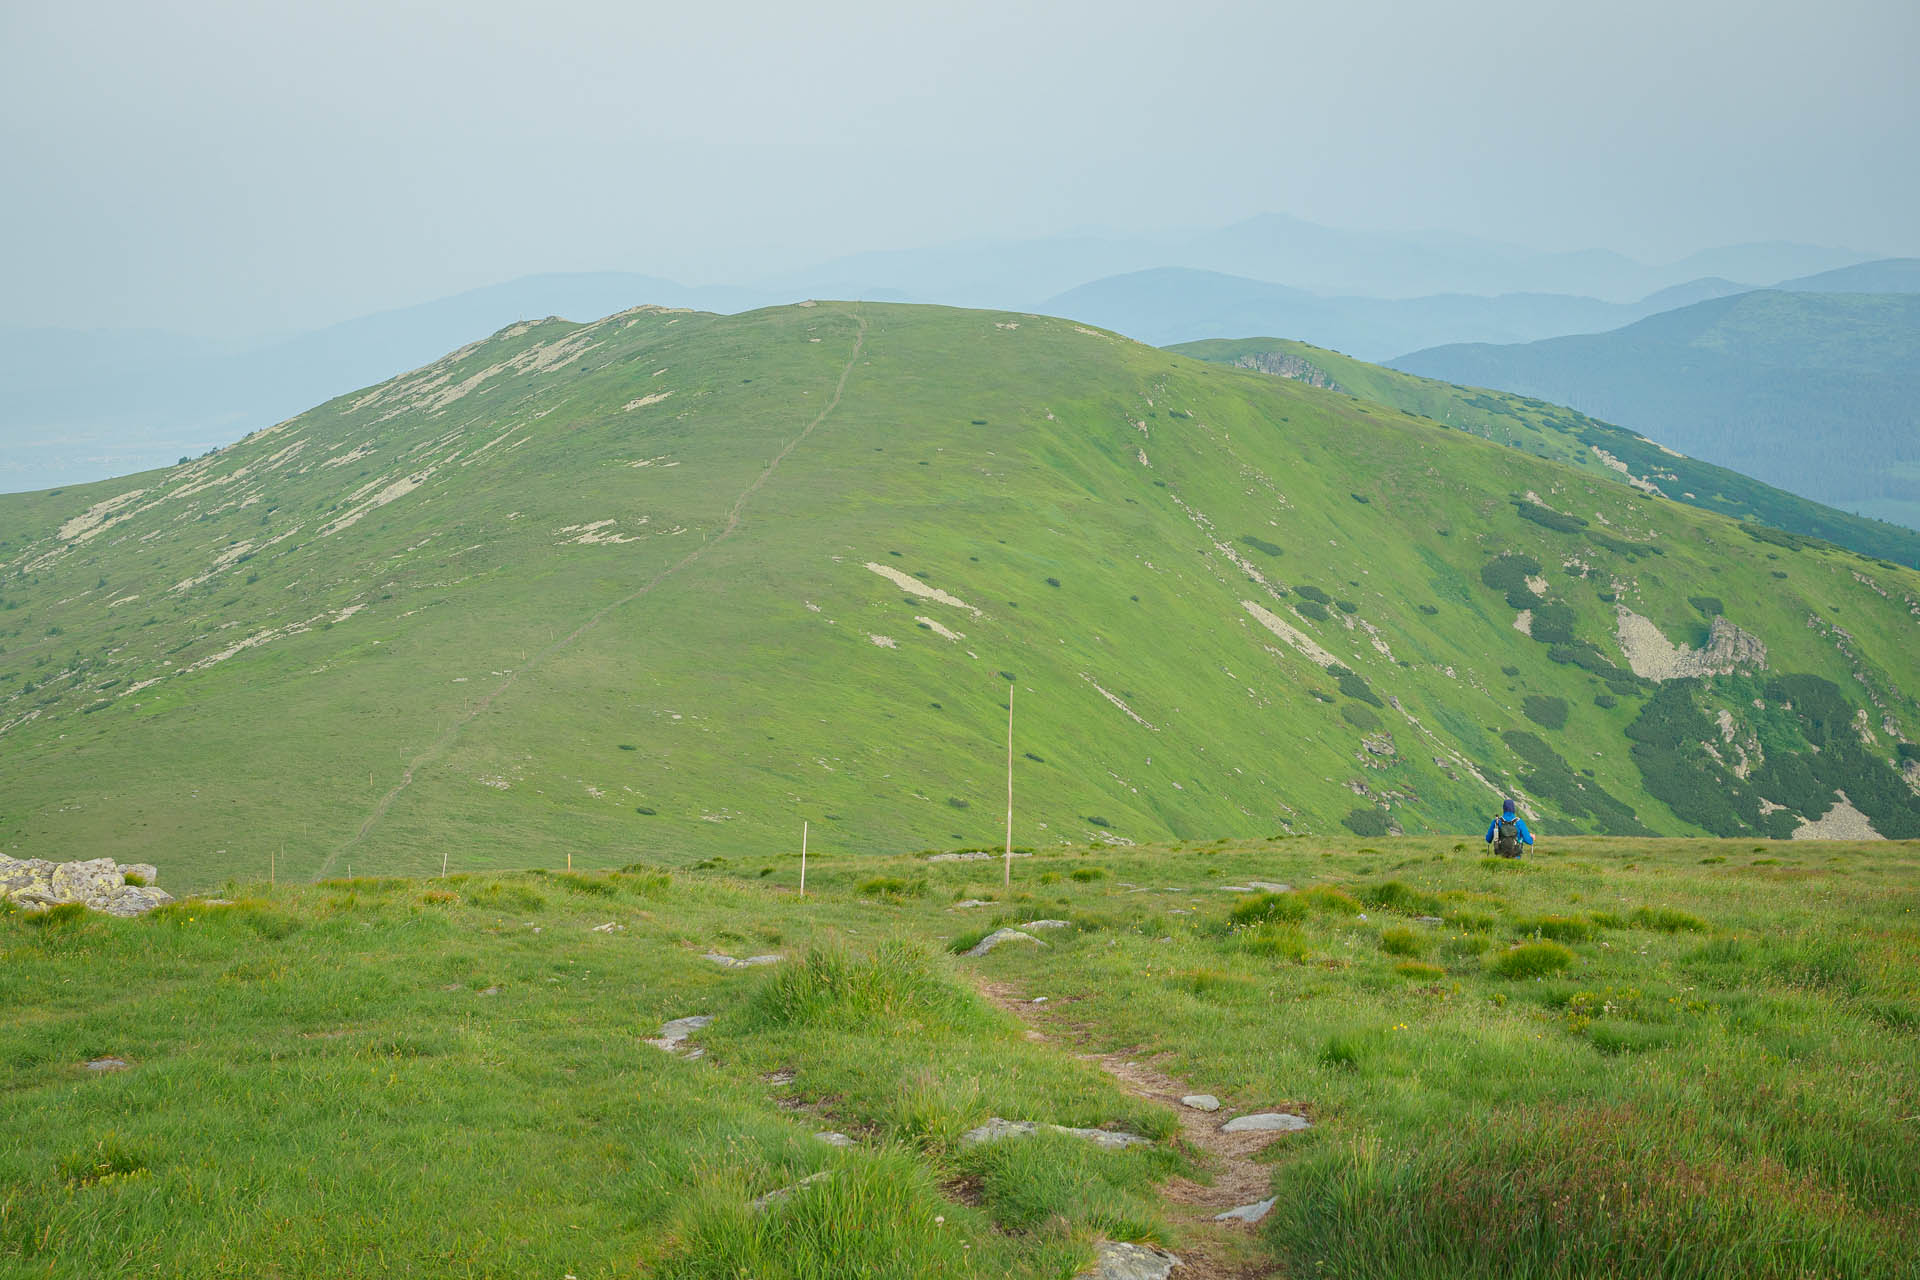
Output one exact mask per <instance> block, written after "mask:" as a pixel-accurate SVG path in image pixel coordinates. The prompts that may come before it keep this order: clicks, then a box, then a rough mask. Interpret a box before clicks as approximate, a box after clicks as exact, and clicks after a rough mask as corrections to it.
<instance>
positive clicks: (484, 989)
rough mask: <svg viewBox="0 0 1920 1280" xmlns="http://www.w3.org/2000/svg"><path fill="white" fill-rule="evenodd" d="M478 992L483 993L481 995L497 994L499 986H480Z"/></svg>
mask: <svg viewBox="0 0 1920 1280" xmlns="http://www.w3.org/2000/svg"><path fill="white" fill-rule="evenodd" d="M480 994H481V995H483V996H497V995H499V994H500V988H498V987H482V988H481V989H480Z"/></svg>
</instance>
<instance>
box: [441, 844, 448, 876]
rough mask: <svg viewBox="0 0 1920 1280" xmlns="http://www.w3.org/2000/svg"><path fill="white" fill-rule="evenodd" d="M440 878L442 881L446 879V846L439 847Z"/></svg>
mask: <svg viewBox="0 0 1920 1280" xmlns="http://www.w3.org/2000/svg"><path fill="white" fill-rule="evenodd" d="M440 878H441V879H442V880H445V879H446V878H447V846H445V845H441V846H440Z"/></svg>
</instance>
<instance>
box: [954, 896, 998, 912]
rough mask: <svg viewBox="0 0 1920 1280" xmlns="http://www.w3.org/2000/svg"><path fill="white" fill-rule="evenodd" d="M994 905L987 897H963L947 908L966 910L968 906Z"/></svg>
mask: <svg viewBox="0 0 1920 1280" xmlns="http://www.w3.org/2000/svg"><path fill="white" fill-rule="evenodd" d="M992 905H993V904H992V903H991V902H988V901H987V900H986V899H985V898H963V899H961V900H960V901H959V902H956V903H954V904H953V905H952V906H950V907H948V908H947V910H949V911H965V910H966V909H967V908H968V907H990V906H992Z"/></svg>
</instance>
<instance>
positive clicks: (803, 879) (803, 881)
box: [800, 818, 807, 898]
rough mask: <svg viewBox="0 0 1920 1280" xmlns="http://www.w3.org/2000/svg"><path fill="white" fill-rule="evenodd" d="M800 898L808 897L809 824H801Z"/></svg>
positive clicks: (803, 820) (802, 821)
mask: <svg viewBox="0 0 1920 1280" xmlns="http://www.w3.org/2000/svg"><path fill="white" fill-rule="evenodd" d="M800 896H801V897H803V898H804V897H806V896H807V823H806V820H805V819H804V818H803V819H801V822H800Z"/></svg>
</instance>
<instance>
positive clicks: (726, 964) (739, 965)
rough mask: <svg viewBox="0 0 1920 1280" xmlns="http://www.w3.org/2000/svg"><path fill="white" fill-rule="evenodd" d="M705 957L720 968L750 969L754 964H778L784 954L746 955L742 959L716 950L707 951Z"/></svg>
mask: <svg viewBox="0 0 1920 1280" xmlns="http://www.w3.org/2000/svg"><path fill="white" fill-rule="evenodd" d="M705 958H706V959H708V960H711V961H713V962H714V963H715V964H717V965H719V966H720V967H721V968H722V969H751V968H753V967H754V966H756V965H764V964H779V963H780V961H781V960H783V959H785V957H784V956H777V955H768V956H748V957H747V958H746V959H744V960H736V959H735V958H734V957H732V956H730V955H725V954H723V953H721V952H718V951H709V952H707V954H706V956H705Z"/></svg>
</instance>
